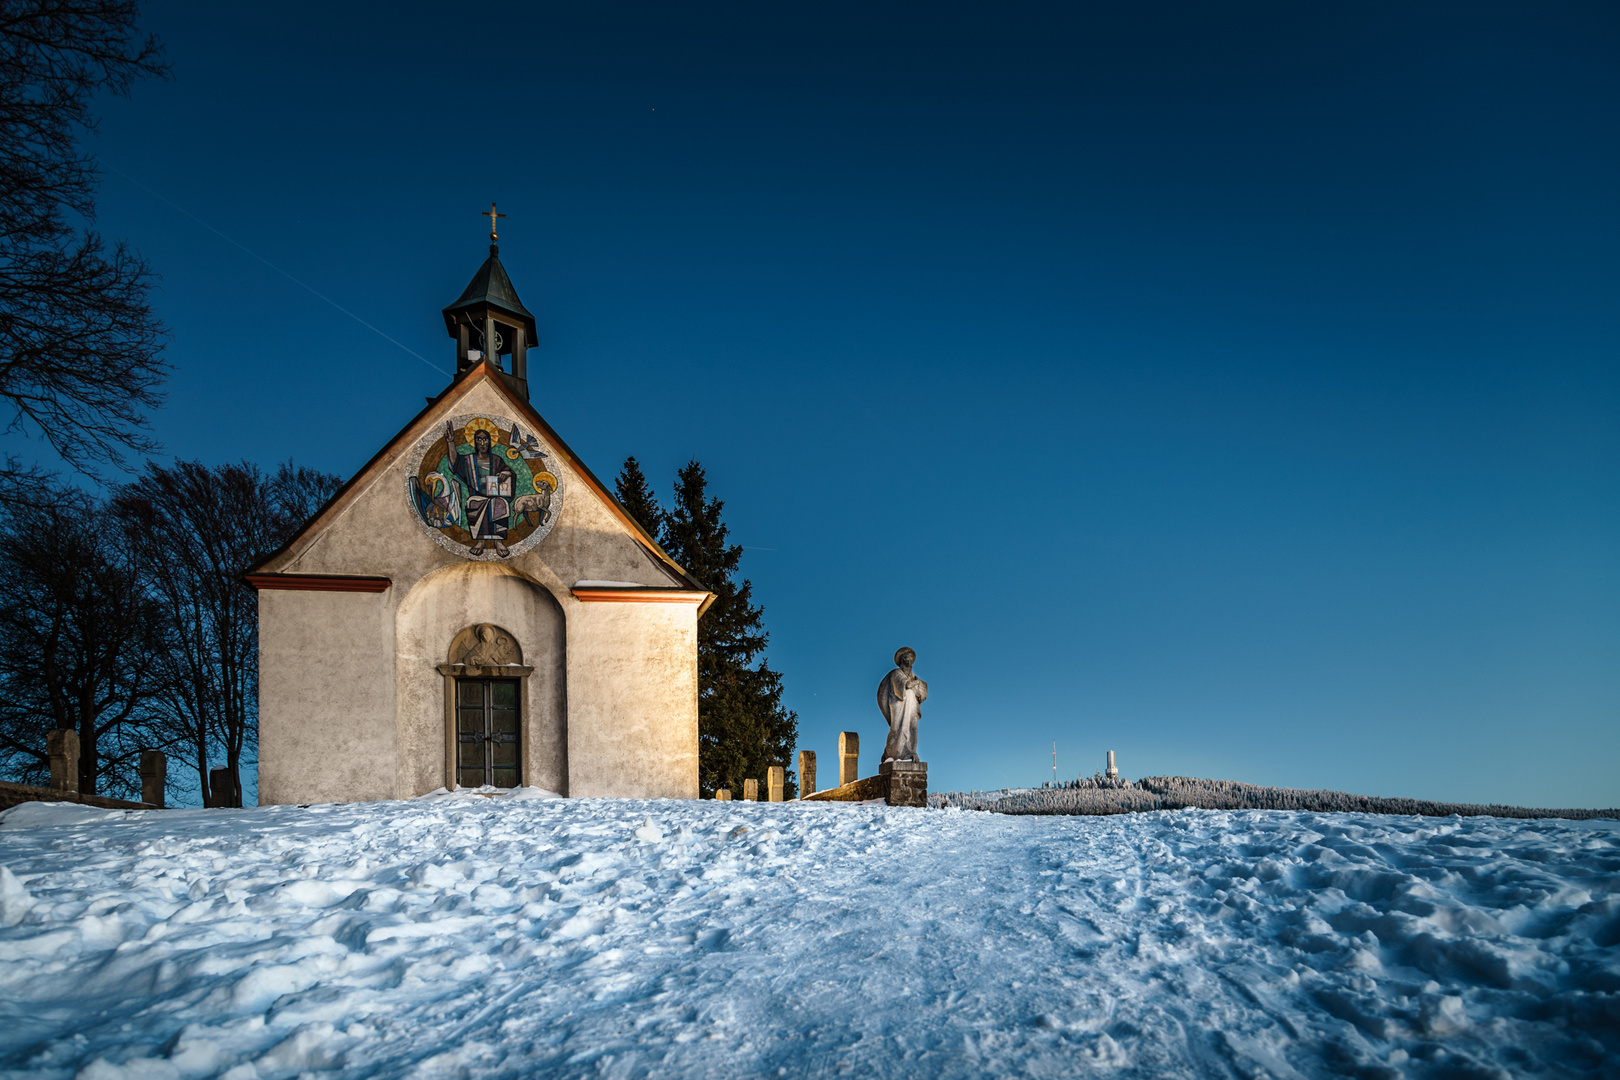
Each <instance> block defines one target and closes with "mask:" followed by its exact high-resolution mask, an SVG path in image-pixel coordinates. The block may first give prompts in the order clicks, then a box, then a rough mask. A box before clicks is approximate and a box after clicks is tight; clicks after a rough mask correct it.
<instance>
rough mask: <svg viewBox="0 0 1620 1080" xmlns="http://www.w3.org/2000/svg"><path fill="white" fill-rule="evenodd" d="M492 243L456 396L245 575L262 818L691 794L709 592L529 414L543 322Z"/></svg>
mask: <svg viewBox="0 0 1620 1080" xmlns="http://www.w3.org/2000/svg"><path fill="white" fill-rule="evenodd" d="M492 210H493V208H492ZM503 216H504V215H503ZM491 221H492V222H493V221H494V218H493V217H491ZM496 239H497V237H496V235H495V231H494V229H493V228H492V229H491V233H490V240H491V243H490V248H489V258H488V259H487V260H486V261H485V262H484V264H483V266H481V267H479V269H478V272H477V273H476V274H475V275H473V279H472V281H471V282H469V283H468V285H467V288H466V289H465V290H464V291H463V292H462V294H461V296H460V298H459V299H457V300H456V301H455V302H454V303H453V304H451V305H450V306H449V307H447V308H445V309H444V325H445V329H446V331H447V332H448V334H449V336H450V337H451V338H452V339H453V340H454V342H455V355H456V367H455V375H454V377H453V379H452V381H451V382H450V384H449V385H448V386H447V387H445V389H444V390H443V391H442V392H441V393H440V394H439V395H438V396H437V397H435V398H433V399H431V400H430V401H429V402H428V405H427V407H426V408H425V409H423V410H422V411H421V412H420V413H418V414H417V415H416V416H415V417H414V418H413V419H411V421H410V422H409V423H407V424H406V425H405V426H404V428H402V429H401V430H400V432H399V433H398V434H397V435H395V436H394V437H393V438H392V439H390V440H389V441H388V443H387V445H385V446H384V447H383V448H382V449H381V450H380V451H378V453H377V455H376V456H375V457H373V458H372V459H371V460H370V461H369V462H368V463H367V464H366V465H365V467H364V468H362V469H361V470H360V471H359V472H358V473H357V474H355V476H354V477H353V478H352V479H350V480H349V482H348V483H346V484H345V485H344V486H343V487H342V488H341V489H340V490H339V491H338V492H337V494H336V495H335V496H333V498H332V499H331V500H330V501H329V502H328V503H327V504H326V505H325V506H324V507H323V508H322V509H321V510H320V511H319V512H318V513H317V514H316V515H315V516H314V517H313V518H312V519H311V520H310V521H309V522H308V523H307V524H306V525H305V526H304V527H303V529H302V530H301V531H300V532H299V533H298V534H297V535H296V536H295V537H293V539H292V540H291V541H290V542H288V543H287V544H286V545H285V546H284V547H283V548H281V549H280V550H279V551H277V552H275V553H274V554H272V555H270V556H269V557H268V558H266V559H264V560H263V561H262V562H261V563H260V564H259V565H257V566H255V567H254V568H253V569H252V570H251V571H250V572H249V573H248V574H247V575H246V576H245V579H246V580H247V582H248V583H249V584H250V585H251V586H252V587H253V588H254V589H255V590H257V593H258V603H259V802H260V803H261V804H268V803H311V802H347V801H355V800H368V799H396V798H410V797H412V796H416V795H422V794H426V793H428V792H431V791H433V790H435V789H438V788H451V789H454V788H457V787H462V788H487V787H492V788H513V787H518V786H525V787H538V788H544V789H546V790H549V791H553V792H556V793H558V794H561V795H567V796H572V797H580V796H617V797H634V798H658V797H665V798H685V799H692V798H697V795H698V699H697V694H698V686H697V627H698V620H699V619H700V618H702V617H703V613H704V611H705V610H707V608H708V606H709V604H710V603H711V602H712V601H713V599H714V596H713V594H712V593H711V592H710V591H709V590H708V589H707V588H706V587H705V586H704V585H703V584H702V583H700V582H698V581H697V580H696V579H694V578H693V577H692V576H691V575H690V574H688V573H687V572H686V571H685V570H684V569H682V568H681V567H680V566H679V565H677V564H676V562H675V561H674V560H673V559H671V558H670V557H669V555H667V554H666V553H665V552H664V551H663V550H662V549H661V548H660V547H659V546H658V544H657V543H656V542H655V541H654V540H653V538H652V537H650V536H648V535H647V533H646V532H645V531H643V530H642V528H641V527H640V526H639V525H638V524H637V523H636V521H635V520H634V519H633V518H632V517H630V515H629V514H627V513H626V512H625V511H624V509H623V508H622V507H620V506H619V504H618V502H617V501H616V500H615V499H614V498H613V496H612V494H611V493H610V492H609V490H608V488H607V487H606V485H604V484H603V483H602V482H601V481H600V480H598V479H597V477H596V475H595V474H593V473H592V472H591V470H590V469H589V468H587V467H586V466H585V463H584V462H582V461H580V460H579V458H578V457H576V456H575V455H574V453H573V451H572V450H570V449H569V448H568V445H567V444H566V443H565V442H563V440H562V439H561V438H560V437H559V436H558V435H557V433H556V432H555V431H553V430H552V428H551V426H550V425H549V424H547V423H546V421H545V419H544V418H543V417H542V416H541V415H540V414H539V412H537V411H536V410H535V408H534V406H533V405H532V404H531V402H530V396H529V395H530V384H531V377H530V367H529V361H530V356H531V353H532V352H533V350H534V347H535V345H536V342H537V338H536V332H535V331H536V327H535V318H534V316H533V315H532V314H531V313H530V312H529V310H528V309H527V308H526V307H524V305H523V302H522V301H521V300H520V299H518V295H517V291H516V289H514V288H513V286H512V281H511V279H510V278H509V277H508V276H507V273H506V269H505V267H503V266H502V265H501V260H500V254H499V249H498V248H497V246H496V244H495V243H494V241H495V240H496ZM537 373H538V369H537ZM535 383H536V385H539V386H544V385H545V382H544V380H543V379H540V380H535Z"/></svg>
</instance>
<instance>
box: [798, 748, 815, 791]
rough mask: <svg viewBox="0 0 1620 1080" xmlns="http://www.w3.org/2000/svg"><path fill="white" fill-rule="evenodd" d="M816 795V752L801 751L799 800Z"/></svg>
mask: <svg viewBox="0 0 1620 1080" xmlns="http://www.w3.org/2000/svg"><path fill="white" fill-rule="evenodd" d="M815 793H816V752H815V751H814V750H800V751H799V798H801V799H802V798H804V797H805V796H806V795H814V794H815Z"/></svg>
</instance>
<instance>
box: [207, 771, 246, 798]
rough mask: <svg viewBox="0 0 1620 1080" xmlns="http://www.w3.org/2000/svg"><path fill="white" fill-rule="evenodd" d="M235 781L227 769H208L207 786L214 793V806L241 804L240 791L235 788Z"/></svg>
mask: <svg viewBox="0 0 1620 1080" xmlns="http://www.w3.org/2000/svg"><path fill="white" fill-rule="evenodd" d="M235 781H236V778H235V777H233V776H232V775H231V770H229V769H209V770H208V788H209V790H210V791H212V792H213V793H214V805H215V806H241V805H242V793H241V792H240V791H238V790H236V782H235Z"/></svg>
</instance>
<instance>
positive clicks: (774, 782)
mask: <svg viewBox="0 0 1620 1080" xmlns="http://www.w3.org/2000/svg"><path fill="white" fill-rule="evenodd" d="M786 787H787V770H786V769H784V768H782V766H780V765H772V766H771V767H770V768H769V769H766V770H765V801H766V802H781V801H782V793H783V791H784V790H785V789H786Z"/></svg>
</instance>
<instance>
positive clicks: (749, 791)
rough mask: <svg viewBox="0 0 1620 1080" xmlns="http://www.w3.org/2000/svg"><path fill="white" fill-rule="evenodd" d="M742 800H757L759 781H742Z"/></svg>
mask: <svg viewBox="0 0 1620 1080" xmlns="http://www.w3.org/2000/svg"><path fill="white" fill-rule="evenodd" d="M743 802H759V781H758V780H744V781H743Z"/></svg>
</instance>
